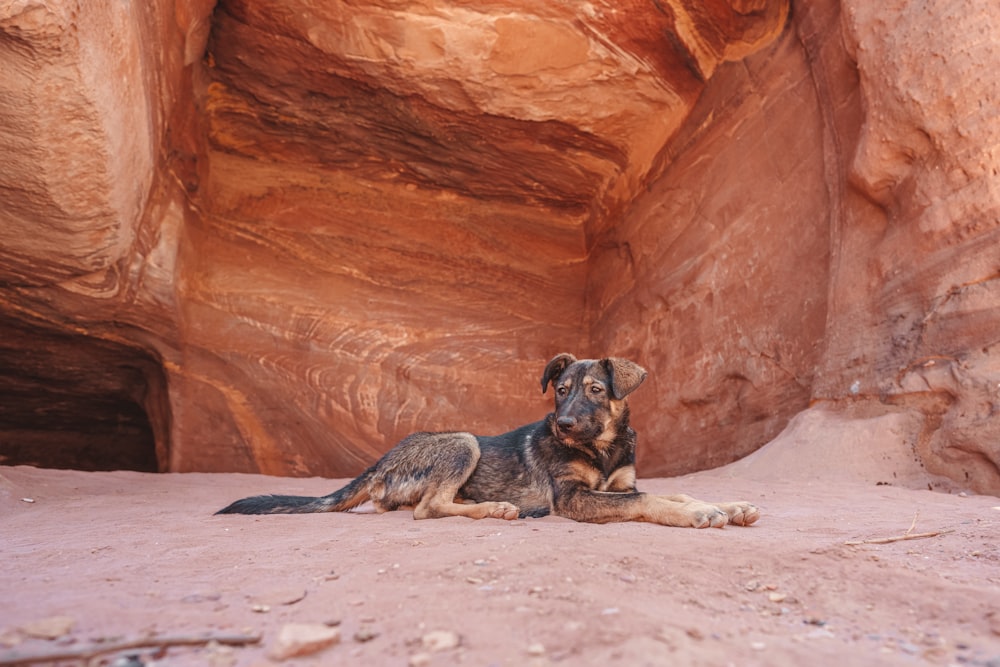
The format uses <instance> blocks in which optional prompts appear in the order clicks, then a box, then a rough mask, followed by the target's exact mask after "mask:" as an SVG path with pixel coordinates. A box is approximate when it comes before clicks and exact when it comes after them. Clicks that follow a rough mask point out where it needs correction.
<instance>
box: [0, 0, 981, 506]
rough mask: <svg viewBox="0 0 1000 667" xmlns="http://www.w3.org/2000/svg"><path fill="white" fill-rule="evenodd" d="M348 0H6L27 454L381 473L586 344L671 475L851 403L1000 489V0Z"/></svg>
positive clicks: (0, 121) (518, 396)
mask: <svg viewBox="0 0 1000 667" xmlns="http://www.w3.org/2000/svg"><path fill="white" fill-rule="evenodd" d="M314 4H315V3H307V2H304V1H303V2H287V1H282V2H278V1H277V0H275V1H273V2H271V1H265V2H243V1H241V0H226V1H221V2H219V3H215V2H211V1H208V0H201V1H190V0H176V1H170V0H158V1H157V2H153V3H144V4H142V5H141V6H139V5H127V4H126V5H123V4H121V3H115V2H110V1H109V2H97V3H88V7H87V11H82V9H81V5H80V3H78V2H74V1H72V0H63V1H61V2H51V3H45V4H44V5H42V4H36V3H32V2H24V1H20V0H18V1H13V0H11V1H8V2H6V3H3V2H0V67H2V68H3V72H4V76H2V77H0V87H2V89H3V95H0V126H2V127H3V128H5V129H4V130H3V131H0V146H2V150H3V153H4V155H6V156H9V157H8V159H6V160H5V165H4V166H3V167H0V201H2V209H0V211H2V212H0V216H2V218H0V258H2V260H3V261H2V264H0V337H2V339H3V343H2V344H0V376H2V381H3V387H4V388H3V389H2V390H0V393H2V397H3V408H2V409H0V456H2V457H5V459H6V460H8V461H28V462H36V463H45V464H50V465H74V466H78V467H88V466H89V467H114V466H115V465H116V464H115V461H118V465H129V466H134V467H141V466H146V467H149V466H152V465H154V464H153V463H151V461H155V466H156V467H157V468H159V469H161V470H175V471H183V470H238V471H263V472H267V473H273V474H296V475H306V474H319V475H327V476H342V475H347V474H353V473H355V472H357V471H358V470H360V469H361V468H362V467H363V466H365V465H367V464H368V463H370V462H371V461H372V460H373V459H374V458H375V457H376V456H378V455H379V453H381V452H382V451H384V450H385V449H386V448H387V447H389V446H390V445H391V444H392V443H393V442H394V441H395V440H396V439H398V438H399V437H401V436H402V435H404V434H406V433H408V432H410V431H412V430H416V429H447V428H469V429H473V430H476V431H478V432H484V433H485V432H499V431H502V430H505V429H507V428H509V427H512V426H514V425H517V424H520V423H523V422H524V421H527V420H530V419H535V418H538V417H540V416H542V415H543V414H544V413H545V411H546V407H547V405H548V401H547V399H546V398H545V397H543V396H541V395H540V394H539V393H538V384H537V377H538V376H539V374H540V371H541V369H542V367H543V365H544V363H545V361H546V360H547V359H548V358H549V357H550V356H551V355H553V354H555V353H556V352H560V351H573V352H575V353H576V354H578V355H580V356H583V355H600V354H608V353H612V354H616V355H625V356H631V357H633V358H635V359H636V360H638V361H640V362H641V363H643V364H644V365H645V366H646V367H647V368H648V369H649V370H650V371H651V377H650V380H649V382H647V384H646V386H644V387H643V389H642V390H641V391H640V392H638V393H637V394H636V395H635V398H634V408H635V410H634V413H635V414H636V425H637V426H638V427H639V428H640V430H641V437H642V445H641V451H642V455H641V460H640V465H641V467H642V471H643V473H644V474H646V475H654V474H673V473H680V472H685V471H689V470H694V469H698V468H703V467H709V466H715V465H720V464H723V463H727V462H729V461H732V460H734V459H736V458H738V457H740V456H743V455H745V454H747V453H749V452H752V451H754V450H756V449H757V448H759V447H761V445H763V444H764V443H766V442H768V441H770V440H772V439H774V438H776V436H777V441H776V442H780V441H782V438H781V436H780V434H781V433H782V429H783V428H784V427H785V425H786V424H787V423H788V422H789V420H790V419H791V418H792V417H793V416H795V415H796V414H798V413H800V412H802V411H803V410H805V411H816V410H823V411H824V414H835V415H837V416H838V417H837V419H834V420H831V421H829V422H823V423H830V424H834V425H835V424H838V423H843V424H844V425H845V426H844V429H845V432H850V433H857V432H858V430H857V429H852V427H851V426H850V424H851V422H852V420H854V419H861V418H866V419H867V418H871V417H872V415H873V414H874V415H876V416H877V415H878V414H887V415H900V418H899V419H896V420H895V421H893V423H894V424H897V423H898V424H904V425H906V427H905V428H903V427H900V428H897V429H895V430H893V429H884V430H880V431H878V433H880V434H881V435H880V436H879V437H881V438H885V437H892V438H895V441H894V442H893V443H891V445H892V451H893V452H897V451H899V447H900V443H903V444H902V446H903V448H904V449H905V450H907V451H911V452H912V453H913V456H914V459H915V460H916V461H918V462H919V464H920V465H923V466H926V468H928V469H929V470H930V471H931V472H932V473H937V474H941V475H946V476H949V477H951V478H953V479H956V480H959V481H960V482H961V483H962V484H966V485H968V486H971V487H973V488H977V489H979V490H993V491H994V492H996V491H998V490H1000V477H998V475H997V468H996V462H997V461H998V460H1000V451H998V447H1000V442H998V437H997V436H998V433H997V426H996V421H997V420H996V419H995V417H994V413H995V411H996V405H997V398H998V395H997V389H998V387H1000V378H998V375H1000V372H998V362H997V358H998V356H997V351H996V337H995V335H994V334H992V332H993V331H996V330H998V328H997V327H996V326H995V325H996V324H997V322H996V319H997V317H998V316H997V314H996V313H997V312H998V310H997V308H996V307H997V306H998V305H1000V298H998V297H1000V295H998V294H997V291H996V287H997V284H998V283H997V280H996V278H997V276H998V274H1000V263H998V261H997V257H998V255H997V253H996V251H995V248H996V247H997V246H996V244H995V241H996V235H997V234H998V232H997V229H998V225H997V215H996V207H997V205H996V201H997V200H996V193H997V189H996V188H995V187H994V185H995V182H996V170H997V164H996V145H997V141H996V130H995V123H991V122H989V120H990V118H991V116H990V113H992V111H991V110H992V109H994V108H995V105H992V106H991V105H990V104H981V103H982V102H983V101H993V102H995V101H997V100H998V99H1000V94H998V93H1000V91H998V90H997V83H996V78H995V77H991V76H989V75H988V74H987V73H988V72H990V71H991V68H992V67H995V65H996V64H997V61H998V60H1000V54H998V51H997V46H996V45H997V40H998V39H1000V25H997V21H998V16H1000V11H995V10H993V9H992V8H991V7H980V6H979V5H977V4H976V3H958V4H956V3H948V4H946V3H943V2H942V3H938V4H939V5H940V6H937V5H935V6H933V7H930V8H929V9H928V10H927V11H922V12H913V11H906V8H905V7H899V8H893V7H881V6H878V5H871V6H862V3H860V2H853V0H850V1H847V0H845V1H844V2H843V3H839V2H836V1H835V0H808V1H803V2H797V3H795V4H794V6H793V7H792V8H791V9H792V11H791V18H789V7H788V5H787V4H786V3H785V2H782V1H780V0H754V1H746V0H742V1H737V0H731V1H730V2H724V1H722V0H719V1H713V2H693V1H692V2H685V1H682V0H674V1H673V2H661V3H651V4H648V5H647V4H645V3H638V2H626V3H622V2H610V1H609V2H598V3H590V4H587V5H581V6H570V5H561V4H556V5H551V6H550V5H541V6H539V5H537V3H535V4H529V3H523V4H522V3H518V2H510V1H503V2H500V1H499V0H498V1H496V2H486V3H477V4H476V5H475V6H469V5H467V4H465V3H453V4H447V3H441V4H438V5H435V6H428V5H419V4H413V3H404V2H372V3H354V4H350V3H334V4H330V5H324V6H321V7H317V6H314ZM959 5H962V6H959ZM941 25H944V26H947V29H939V26H941ZM925 32H926V33H928V35H925V34H924V33H925ZM973 36H974V37H973ZM956 72H972V74H969V75H968V77H969V79H968V81H966V82H965V85H963V86H955V85H953V82H954V79H955V77H956V76H958V74H956ZM963 76H965V75H963ZM959 258H960V259H959ZM838 419H839V420H841V421H838ZM814 422H815V420H814ZM814 422H810V423H814ZM820 431H822V429H813V431H810V432H820ZM798 433H799V435H798V436H796V438H798V439H797V440H796V442H799V440H801V433H802V429H799V431H798ZM885 433H892V434H894V435H892V436H885ZM826 435H827V437H836V427H834V426H831V428H830V429H829V432H828V433H827V434H826ZM786 440H789V439H787V438H786ZM855 440H857V438H855V439H854V440H852V442H853V441H855ZM876 440H877V439H876ZM789 441H790V440H789ZM796 446H797V445H796ZM882 446H887V443H885V442H879V441H873V442H872V443H871V447H872V448H873V449H875V450H877V449H878V448H879V447H882ZM95 452H99V453H100V455H97V454H96V453H95ZM115 452H117V455H116V454H115ZM870 454H871V452H867V453H866V455H870ZM859 457H860V453H859ZM860 458H864V457H860ZM108 461H110V463H109V462H108ZM126 462H128V463H126ZM139 462H144V463H139ZM911 483H912V482H911Z"/></svg>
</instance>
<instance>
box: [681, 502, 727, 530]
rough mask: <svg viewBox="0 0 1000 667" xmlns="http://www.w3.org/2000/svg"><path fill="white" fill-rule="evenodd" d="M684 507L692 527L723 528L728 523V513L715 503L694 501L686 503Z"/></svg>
mask: <svg viewBox="0 0 1000 667" xmlns="http://www.w3.org/2000/svg"><path fill="white" fill-rule="evenodd" d="M685 509H686V510H687V512H688V517H689V519H690V521H691V527H692V528H724V527H725V526H726V524H727V523H729V514H727V513H726V512H725V511H724V510H723V509H721V508H719V507H716V506H715V505H709V504H708V503H701V502H697V501H696V502H692V503H687V506H686V507H685Z"/></svg>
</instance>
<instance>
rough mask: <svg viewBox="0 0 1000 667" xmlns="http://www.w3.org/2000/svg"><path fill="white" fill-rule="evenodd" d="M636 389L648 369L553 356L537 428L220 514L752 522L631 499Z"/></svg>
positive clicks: (399, 460)
mask: <svg viewBox="0 0 1000 667" xmlns="http://www.w3.org/2000/svg"><path fill="white" fill-rule="evenodd" d="M645 379H646V371H645V369H643V368H642V367H641V366H639V365H638V364H636V363H635V362H632V361H629V360H627V359H622V358H617V357H609V358H605V359H577V358H576V357H574V356H573V355H571V354H559V355H556V356H555V357H554V358H553V359H552V360H551V361H550V362H549V363H548V364H547V365H546V366H545V371H544V372H543V373H542V392H543V393H545V392H546V391H547V390H548V387H549V386H550V385H551V386H552V387H553V389H554V393H555V409H554V411H553V412H551V413H550V414H549V415H548V416H546V417H545V418H544V419H542V420H541V421H537V422H535V423H533V424H527V425H525V426H521V427H520V428H517V429H515V430H513V431H510V432H509V433H504V434H503V435H496V436H477V435H472V434H471V433H464V432H453V433H425V432H421V433H414V434H412V435H409V436H407V437H406V438H404V439H403V440H401V441H400V442H399V444H397V445H396V446H395V447H393V448H392V449H391V450H389V451H388V452H387V453H386V454H385V455H384V456H383V457H382V458H381V459H379V460H378V462H376V463H375V464H374V465H373V466H371V467H370V468H368V469H367V470H365V471H364V472H363V473H361V475H360V476H358V477H357V478H356V479H354V480H353V481H351V482H350V483H348V484H347V486H345V487H343V488H342V489H340V490H338V491H334V492H333V493H331V494H329V495H327V496H322V497H320V498H311V497H305V496H284V495H265V496H253V497H250V498H243V499H242V500H237V501H236V502H234V503H232V504H231V505H229V506H228V507H225V508H223V509H221V510H219V511H218V512H217V514H297V513H307V512H343V511H347V510H350V509H352V508H354V507H357V506H358V505H361V504H362V503H364V502H366V501H369V500H370V501H371V502H372V504H373V505H374V507H375V510H376V511H378V512H388V511H393V510H398V509H412V511H413V518H414V519H432V518H438V517H448V516H465V517H470V518H473V519H485V518H495V519H506V520H513V519H517V518H525V517H542V516H546V515H549V514H555V515H558V516H562V517H566V518H569V519H573V520H576V521H585V522H592V523H608V522H613V521H649V522H652V523H658V524H662V525H665V526H685V527H694V528H706V527H709V526H712V527H717V528H721V527H723V526H725V525H727V524H735V525H741V526H749V525H750V524H752V523H754V522H755V521H757V519H758V518H759V517H760V511H759V510H758V508H757V507H755V506H754V505H752V504H750V503H748V502H725V503H708V502H702V501H699V500H695V499H694V498H691V497H689V496H685V495H671V496H659V495H652V494H647V493H642V492H640V491H638V490H637V489H636V481H635V446H636V434H635V431H633V430H632V428H631V427H630V426H629V408H628V404H627V403H626V397H627V396H628V395H629V394H631V393H632V392H633V391H635V390H636V388H637V387H638V386H639V385H640V384H642V382H643V380H645Z"/></svg>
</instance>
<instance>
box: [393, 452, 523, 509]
mask: <svg viewBox="0 0 1000 667" xmlns="http://www.w3.org/2000/svg"><path fill="white" fill-rule="evenodd" d="M414 444H417V447H416V448H413V449H414V454H411V455H409V456H408V457H407V458H412V459H414V462H416V461H420V462H422V463H421V464H420V465H415V463H409V462H408V465H407V467H408V468H414V469H419V478H420V479H419V489H420V490H419V499H418V500H416V503H415V506H414V508H413V518H414V519H437V518H441V517H446V516H467V517H469V518H472V519H487V518H494V519H506V520H508V521H511V520H513V519H516V518H517V516H518V513H519V510H518V508H517V506H515V505H513V504H511V503H508V502H500V501H487V502H480V503H472V504H466V503H460V502H456V501H455V498H456V496H457V495H458V491H459V489H461V488H462V485H464V484H465V482H466V480H468V479H469V476H470V475H472V472H473V471H474V470H475V469H476V466H477V465H478V464H479V455H480V451H479V443H478V442H477V441H476V437H475V436H474V435H472V434H470V433H435V434H426V435H423V436H422V437H421V438H420V439H419V440H418V441H417V442H415V443H414ZM397 483H398V482H397ZM387 486H389V487H391V486H393V484H392V483H390V484H387ZM414 488H416V487H414ZM375 495H376V496H378V494H375Z"/></svg>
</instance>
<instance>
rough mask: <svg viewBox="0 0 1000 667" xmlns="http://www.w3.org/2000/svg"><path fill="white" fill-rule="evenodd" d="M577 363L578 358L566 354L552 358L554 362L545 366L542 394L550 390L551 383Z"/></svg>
mask: <svg viewBox="0 0 1000 667" xmlns="http://www.w3.org/2000/svg"><path fill="white" fill-rule="evenodd" d="M575 361H576V357H574V356H573V355H572V354H566V353H565V352H563V353H562V354H557V355H556V356H554V357H552V361H550V362H549V363H548V364H546V365H545V372H544V373H542V393H543V394H544V393H545V390H546V389H548V388H549V383H552V382H555V381H556V380H558V379H559V376H560V375H562V372H563V371H564V370H566V368H567V367H568V366H569V365H570V364H572V363H573V362H575Z"/></svg>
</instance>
